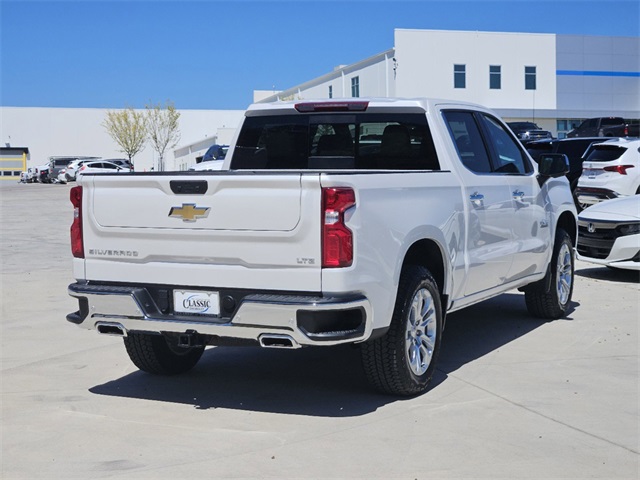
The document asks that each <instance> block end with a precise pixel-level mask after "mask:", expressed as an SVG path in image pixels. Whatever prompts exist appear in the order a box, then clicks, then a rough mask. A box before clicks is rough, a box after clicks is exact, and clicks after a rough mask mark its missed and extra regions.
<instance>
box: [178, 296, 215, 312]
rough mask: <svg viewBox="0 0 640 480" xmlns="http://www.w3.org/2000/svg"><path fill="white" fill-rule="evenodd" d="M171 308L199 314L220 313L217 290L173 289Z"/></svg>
mask: <svg viewBox="0 0 640 480" xmlns="http://www.w3.org/2000/svg"><path fill="white" fill-rule="evenodd" d="M173 310H174V312H176V313H195V314H199V315H219V314H220V294H219V293H218V292H204V291H198V290H195V291H190V290H174V291H173Z"/></svg>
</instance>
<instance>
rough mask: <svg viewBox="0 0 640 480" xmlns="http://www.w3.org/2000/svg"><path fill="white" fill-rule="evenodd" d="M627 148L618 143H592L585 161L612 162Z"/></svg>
mask: <svg viewBox="0 0 640 480" xmlns="http://www.w3.org/2000/svg"><path fill="white" fill-rule="evenodd" d="M626 151H627V149H626V148H625V147H620V146H618V145H594V146H593V150H591V153H589V155H588V156H587V158H586V160H585V161H589V162H612V161H614V160H617V159H619V158H620V157H621V156H622V154H623V153H624V152H626Z"/></svg>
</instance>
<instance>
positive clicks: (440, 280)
mask: <svg viewBox="0 0 640 480" xmlns="http://www.w3.org/2000/svg"><path fill="white" fill-rule="evenodd" d="M444 258H445V257H444V255H443V252H442V248H441V247H440V245H439V244H438V243H437V242H436V241H435V240H433V239H429V238H423V239H421V240H417V241H416V242H414V243H413V244H412V245H411V246H410V247H409V249H408V250H407V253H406V254H405V256H404V260H403V262H402V270H404V269H405V267H406V266H407V265H419V266H422V267H425V268H426V269H427V270H429V272H430V273H431V275H432V276H433V279H434V280H435V281H436V284H437V285H438V289H439V290H440V297H441V300H442V310H443V314H444V312H446V310H447V307H448V295H447V294H446V292H447V291H448V289H447V287H446V285H447V283H446V282H447V281H448V280H449V277H448V275H447V268H446V267H447V264H446V262H445V260H444Z"/></svg>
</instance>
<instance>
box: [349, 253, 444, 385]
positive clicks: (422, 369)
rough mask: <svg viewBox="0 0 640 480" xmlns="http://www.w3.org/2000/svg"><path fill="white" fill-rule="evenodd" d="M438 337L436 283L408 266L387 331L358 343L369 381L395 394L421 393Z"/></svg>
mask: <svg viewBox="0 0 640 480" xmlns="http://www.w3.org/2000/svg"><path fill="white" fill-rule="evenodd" d="M441 337H442V307H441V304H440V292H439V290H438V286H437V285H436V282H435V280H434V279H433V277H432V276H431V274H430V273H429V271H428V270H427V269H426V268H424V267H420V266H416V265H410V266H408V267H406V268H405V269H404V271H403V273H402V275H401V277H400V285H399V287H398V297H397V299H396V306H395V309H394V313H393V317H392V319H391V325H390V327H389V330H388V331H387V333H386V334H385V335H384V336H383V337H380V338H377V339H375V340H370V341H368V342H365V343H363V344H362V346H361V351H362V362H363V366H364V370H365V373H366V375H367V378H368V380H369V382H370V383H371V384H372V385H373V386H374V387H375V388H376V389H377V390H380V391H382V392H384V393H390V394H394V395H415V394H418V393H422V392H424V391H425V390H426V389H427V386H428V384H429V382H430V381H431V377H432V376H433V372H434V370H435V365H436V360H437V358H438V353H439V351H440V340H441Z"/></svg>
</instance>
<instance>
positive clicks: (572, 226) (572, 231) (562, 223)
mask: <svg viewBox="0 0 640 480" xmlns="http://www.w3.org/2000/svg"><path fill="white" fill-rule="evenodd" d="M559 228H561V229H563V230H564V231H565V232H567V233H568V234H569V237H570V238H571V242H572V243H573V245H574V247H575V245H576V241H577V239H578V224H577V219H576V217H575V215H573V213H571V212H569V211H565V212H563V213H562V214H561V215H560V218H558V223H557V225H556V232H557V231H558V229H559Z"/></svg>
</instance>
